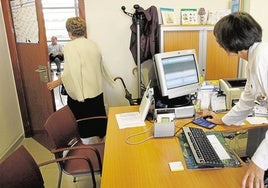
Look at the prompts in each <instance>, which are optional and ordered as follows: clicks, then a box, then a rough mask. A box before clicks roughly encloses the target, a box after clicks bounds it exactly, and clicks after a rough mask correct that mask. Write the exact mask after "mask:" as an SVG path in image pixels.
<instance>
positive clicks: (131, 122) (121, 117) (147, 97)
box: [115, 82, 154, 129]
mask: <svg viewBox="0 0 268 188" xmlns="http://www.w3.org/2000/svg"><path fill="white" fill-rule="evenodd" d="M149 86H150V82H149V84H148V86H147V88H146V91H145V92H144V94H143V97H142V100H141V104H140V106H139V111H138V112H127V113H121V114H116V115H115V117H116V120H117V123H118V126H119V129H124V128H130V127H139V126H144V125H145V122H144V120H145V119H146V116H147V114H148V112H149V109H150V106H151V103H152V101H153V92H154V91H153V88H150V87H149Z"/></svg>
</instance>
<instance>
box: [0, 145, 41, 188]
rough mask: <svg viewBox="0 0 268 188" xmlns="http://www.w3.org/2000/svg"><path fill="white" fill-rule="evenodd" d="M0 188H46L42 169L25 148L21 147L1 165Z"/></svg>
mask: <svg viewBox="0 0 268 188" xmlns="http://www.w3.org/2000/svg"><path fill="white" fill-rule="evenodd" d="M0 187H2V188H14V187H20V188H29V187H35V188H41V187H42V188H43V187H44V180H43V178H42V174H41V172H40V169H39V167H38V165H37V164H36V162H35V160H34V159H33V157H32V156H31V154H30V153H29V152H28V151H27V150H26V149H25V147H24V146H20V147H19V148H18V149H17V150H15V151H14V152H13V153H11V154H10V155H9V156H8V157H7V158H6V159H5V160H4V161H3V162H2V163H1V164H0Z"/></svg>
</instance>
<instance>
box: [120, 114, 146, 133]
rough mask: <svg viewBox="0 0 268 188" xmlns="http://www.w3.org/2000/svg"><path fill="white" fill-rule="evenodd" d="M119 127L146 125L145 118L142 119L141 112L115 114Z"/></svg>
mask: <svg viewBox="0 0 268 188" xmlns="http://www.w3.org/2000/svg"><path fill="white" fill-rule="evenodd" d="M115 117H116V120H117V123H118V126H119V129H124V128H130V127H138V126H145V123H144V120H142V117H141V114H140V113H139V112H128V113H122V114H116V115H115Z"/></svg>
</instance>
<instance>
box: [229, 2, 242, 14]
mask: <svg viewBox="0 0 268 188" xmlns="http://www.w3.org/2000/svg"><path fill="white" fill-rule="evenodd" d="M241 6H242V4H241V0H232V2H231V11H232V12H239V11H240V10H241V8H242V7H241Z"/></svg>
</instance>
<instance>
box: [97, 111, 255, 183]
mask: <svg viewBox="0 0 268 188" xmlns="http://www.w3.org/2000/svg"><path fill="white" fill-rule="evenodd" d="M131 111H138V107H137V106H127V107H111V108H110V109H109V118H108V126H107V134H106V142H105V154H104V161H103V172H102V180H101V188H114V187H116V188H150V187H153V188H158V187H159V188H163V187H165V188H174V187H182V188H196V187H205V188H209V187H213V188H215V187H224V188H225V187H228V188H238V187H240V184H241V181H242V178H243V175H244V173H245V171H246V165H245V164H243V165H242V167H239V168H224V169H209V170H204V169H202V170H190V169H187V167H186V164H185V162H184V157H183V154H182V151H181V147H180V145H179V141H178V139H177V138H176V137H171V138H157V139H155V138H153V139H150V140H148V141H147V142H144V143H142V144H138V145H129V144H127V143H126V142H125V140H126V138H127V137H128V136H129V135H131V134H135V133H138V132H142V131H144V130H146V129H148V128H149V127H150V126H151V125H152V123H150V122H146V126H144V127H135V128H128V129H119V128H118V125H117V121H116V118H115V114H118V113H124V112H131ZM187 121H189V120H179V121H178V122H176V124H177V125H178V126H179V125H181V126H182V125H183V124H184V123H185V122H187ZM189 126H195V125H193V124H189ZM250 127H253V126H251V125H249V124H246V125H244V126H242V127H236V126H231V127H227V126H216V127H215V128H214V129H213V130H214V131H215V130H219V131H229V132H233V131H236V130H241V129H248V128H250ZM151 135H152V132H148V133H146V134H144V135H142V136H140V137H137V138H136V137H135V138H133V139H132V141H138V139H139V140H142V139H144V138H146V137H148V136H151ZM171 161H182V163H183V166H184V170H183V171H177V172H171V171H170V169H169V165H168V163H169V162H171Z"/></svg>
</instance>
